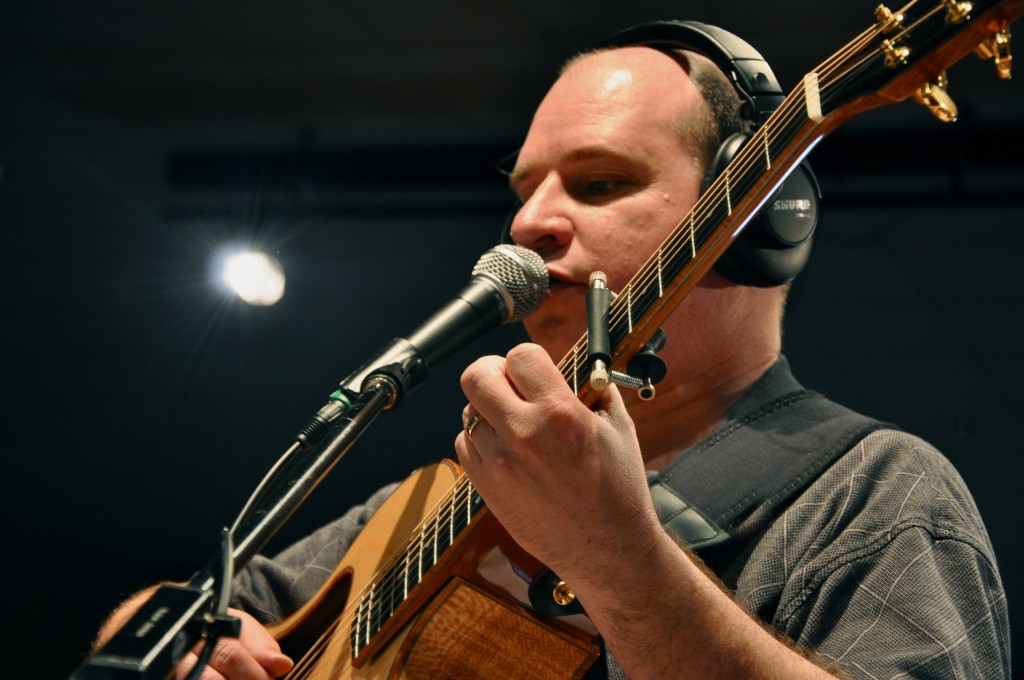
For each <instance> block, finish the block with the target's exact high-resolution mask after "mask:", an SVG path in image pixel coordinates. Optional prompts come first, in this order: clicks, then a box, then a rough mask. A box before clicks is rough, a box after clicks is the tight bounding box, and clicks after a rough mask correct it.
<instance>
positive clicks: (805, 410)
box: [648, 358, 892, 557]
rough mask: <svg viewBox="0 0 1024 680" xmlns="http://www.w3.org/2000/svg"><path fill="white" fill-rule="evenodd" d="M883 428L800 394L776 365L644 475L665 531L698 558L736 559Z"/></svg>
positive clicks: (782, 364) (782, 362)
mask: <svg viewBox="0 0 1024 680" xmlns="http://www.w3.org/2000/svg"><path fill="white" fill-rule="evenodd" d="M883 428H892V426H891V425H886V424H884V423H882V422H879V421H877V420H875V419H873V418H868V417H867V416H863V415H861V414H859V413H856V412H854V411H851V410H850V409H848V408H846V407H843V406H840V405H839V404H836V403H835V402H833V401H830V400H828V399H826V398H825V397H824V396H822V395H821V394H818V393H817V392H813V391H811V390H806V389H804V388H803V387H802V386H801V385H800V383H798V382H797V381H796V379H795V378H794V377H793V374H792V373H791V372H790V370H789V363H788V362H787V361H786V359H785V358H780V359H779V361H778V362H777V363H776V364H775V365H774V366H773V367H772V368H771V369H769V370H768V372H767V373H765V375H764V376H762V378H761V379H760V380H759V381H758V382H757V383H755V384H754V386H753V387H752V388H751V390H750V391H749V392H748V393H747V395H746V396H745V397H744V398H743V400H742V401H741V402H740V403H739V404H738V405H737V407H736V408H734V409H733V411H732V412H731V413H730V414H729V416H728V417H727V418H726V420H725V422H723V423H722V424H721V425H720V426H719V427H718V428H716V429H715V431H714V432H712V433H711V434H710V435H709V436H707V437H705V438H704V439H702V440H701V441H699V442H697V443H696V444H694V445H693V446H691V447H690V448H689V449H687V450H685V451H684V452H683V453H682V454H680V455H679V456H676V458H675V459H674V460H673V461H672V462H671V463H670V464H669V465H668V466H667V467H666V468H665V469H664V470H662V471H661V472H660V473H655V472H652V473H650V474H649V478H648V482H649V484H650V487H651V497H652V499H653V500H654V504H655V507H656V508H657V510H658V515H659V517H660V518H661V520H662V524H663V525H664V526H665V529H666V531H668V532H669V533H671V534H673V535H674V536H676V537H677V538H678V539H680V540H682V541H683V542H685V543H686V544H687V545H689V546H690V548H691V549H693V550H695V551H697V552H698V553H699V554H701V556H702V557H704V556H705V553H707V555H719V554H722V553H723V549H727V552H728V553H729V554H735V553H736V552H737V551H739V550H741V549H742V547H743V545H744V544H746V543H747V542H748V541H749V540H750V539H751V538H752V537H754V536H756V535H757V534H758V533H760V532H761V531H763V530H764V529H765V528H766V527H767V526H768V524H770V523H771V522H772V520H774V519H775V518H776V517H778V516H779V515H780V514H781V513H782V511H783V510H785V508H786V507H787V506H788V505H789V503H790V501H792V500H793V498H795V497H796V496H797V495H798V494H799V493H800V492H801V491H803V490H804V489H805V488H806V487H807V486H808V485H810V484H811V483H812V482H813V481H814V480H815V479H817V477H818V475H819V474H820V473H821V472H822V471H823V470H824V469H825V468H826V467H828V466H829V465H830V464H832V463H833V462H834V461H835V460H836V459H838V458H839V457H840V456H842V455H843V454H844V453H846V452H847V451H849V450H850V449H851V448H852V447H853V445H854V444H856V443H857V442H859V441H860V440H861V439H863V438H864V437H865V436H867V435H868V434H869V433H870V432H873V431H875V430H878V429H883Z"/></svg>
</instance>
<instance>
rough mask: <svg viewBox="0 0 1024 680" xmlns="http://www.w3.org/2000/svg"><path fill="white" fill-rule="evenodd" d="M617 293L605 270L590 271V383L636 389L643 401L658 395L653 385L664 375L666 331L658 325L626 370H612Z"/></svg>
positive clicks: (600, 387) (588, 313)
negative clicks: (611, 318)
mask: <svg viewBox="0 0 1024 680" xmlns="http://www.w3.org/2000/svg"><path fill="white" fill-rule="evenodd" d="M614 297H615V294H614V293H613V292H612V291H610V290H608V277H607V276H606V275H605V273H604V272H602V271H595V272H592V273H591V274H590V290H588V291H587V361H588V362H589V363H590V386H591V387H592V388H594V389H595V390H598V391H601V390H604V389H607V387H608V385H609V384H611V383H615V384H616V385H619V386H620V387H629V388H631V389H635V390H636V391H637V396H639V397H640V399H642V400H643V401H651V400H652V399H654V397H655V396H656V390H655V389H654V385H655V384H656V383H659V382H661V380H662V379H663V378H664V377H665V373H666V372H667V368H666V366H665V361H664V360H663V359H662V358H661V357H659V356H658V354H657V353H658V351H659V350H661V348H662V347H664V346H665V331H664V330H662V329H661V328H659V329H658V330H657V331H656V332H655V333H654V335H653V336H651V339H650V340H648V341H647V343H646V344H645V345H644V346H643V347H642V348H640V351H639V352H637V353H636V354H635V355H634V356H633V358H632V359H630V360H629V364H628V365H627V367H626V370H627V371H628V372H627V373H621V372H619V371H613V370H611V368H610V366H611V361H612V359H611V340H610V338H609V334H608V325H609V319H608V310H609V308H610V306H611V301H612V299H613V298H614Z"/></svg>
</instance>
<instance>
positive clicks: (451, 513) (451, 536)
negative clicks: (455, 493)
mask: <svg viewBox="0 0 1024 680" xmlns="http://www.w3.org/2000/svg"><path fill="white" fill-rule="evenodd" d="M453 543H455V506H454V505H452V506H450V507H449V509H448V545H449V547H450V546H451V545H452V544H453Z"/></svg>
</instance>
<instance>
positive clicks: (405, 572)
mask: <svg viewBox="0 0 1024 680" xmlns="http://www.w3.org/2000/svg"><path fill="white" fill-rule="evenodd" d="M403 558H404V559H403V564H402V599H403V600H408V599H409V551H408V550H406V551H405V553H403Z"/></svg>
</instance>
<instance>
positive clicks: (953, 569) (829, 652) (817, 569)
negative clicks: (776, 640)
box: [748, 431, 1010, 679]
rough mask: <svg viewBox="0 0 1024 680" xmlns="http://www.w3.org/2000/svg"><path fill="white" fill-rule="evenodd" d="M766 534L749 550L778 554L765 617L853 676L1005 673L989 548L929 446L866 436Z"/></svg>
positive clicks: (1005, 630)
mask: <svg viewBox="0 0 1024 680" xmlns="http://www.w3.org/2000/svg"><path fill="white" fill-rule="evenodd" d="M769 533H774V534H775V535H774V536H771V537H766V538H770V539H771V540H769V542H768V543H767V544H765V545H763V546H758V549H761V548H762V547H764V548H766V549H771V550H772V551H773V552H774V553H775V554H774V555H773V557H772V558H771V559H770V560H768V561H770V562H772V563H773V565H774V566H773V567H772V568H770V569H769V570H768V571H769V578H771V577H772V576H771V574H774V577H775V578H778V579H780V582H781V583H783V584H784V585H783V586H782V587H781V589H780V590H779V591H778V600H777V607H776V608H775V611H774V614H773V615H772V616H771V617H770V619H769V620H770V621H771V622H772V624H773V625H774V626H776V627H777V628H778V629H779V630H781V631H782V632H784V633H786V634H787V635H788V636H790V637H791V638H792V639H794V640H796V641H797V642H798V643H800V644H803V645H806V646H808V647H811V648H813V649H814V650H816V651H817V653H818V654H819V655H821V656H822V657H824V658H826V659H828V660H830V661H832V662H834V663H836V664H838V665H839V666H840V667H842V668H843V669H844V670H846V671H847V672H848V673H850V674H851V675H852V676H854V677H856V678H929V679H941V678H950V679H954V678H986V679H989V678H1009V677H1010V642H1009V618H1008V614H1007V609H1006V596H1005V593H1004V590H1003V586H1002V583H1001V581H1000V578H999V573H998V569H997V567H996V562H995V557H994V554H993V551H992V547H991V544H990V542H989V540H988V536H987V533H986V531H985V528H984V525H983V524H982V521H981V518H980V515H979V514H978V511H977V508H976V507H975V504H974V501H973V499H972V498H971V497H970V494H969V493H968V491H967V488H966V486H965V485H964V483H963V481H962V480H961V478H960V476H959V475H958V474H957V473H956V471H955V470H954V469H953V467H952V466H951V465H950V464H949V462H948V461H947V460H946V459H945V458H944V457H942V456H941V455H940V454H939V453H938V452H937V451H935V449H934V448H932V447H931V446H929V445H928V444H927V443H925V442H923V441H921V440H920V439H917V438H915V437H911V436H910V435H907V434H904V433H901V432H897V431H881V432H877V433H874V434H872V435H869V436H868V437H867V438H865V440H864V441H863V442H861V443H860V444H859V445H858V446H857V447H855V449H854V450H852V451H851V452H850V453H848V454H847V455H846V456H844V458H843V459H841V460H840V461H839V462H838V463H837V464H836V465H835V466H833V468H832V469H830V470H829V471H828V472H827V473H826V474H825V475H823V476H822V478H821V479H819V481H818V482H816V483H815V484H814V485H812V486H811V487H810V488H809V489H808V491H807V492H806V493H804V494H803V495H802V496H801V497H800V498H799V499H798V500H797V501H795V502H794V504H793V505H792V506H791V507H790V508H789V509H788V510H787V511H786V512H785V513H784V514H783V516H782V517H781V518H780V520H779V521H778V522H777V523H776V526H773V527H772V529H771V530H770V531H769ZM755 552H756V551H755ZM766 558H767V556H766V555H764V554H762V555H760V556H759V557H758V559H760V560H765V559H766ZM748 566H749V565H748ZM761 578H764V576H762V577H761ZM770 591H771V589H770V588H768V589H767V590H766V592H770ZM755 599H756V596H755Z"/></svg>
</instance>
